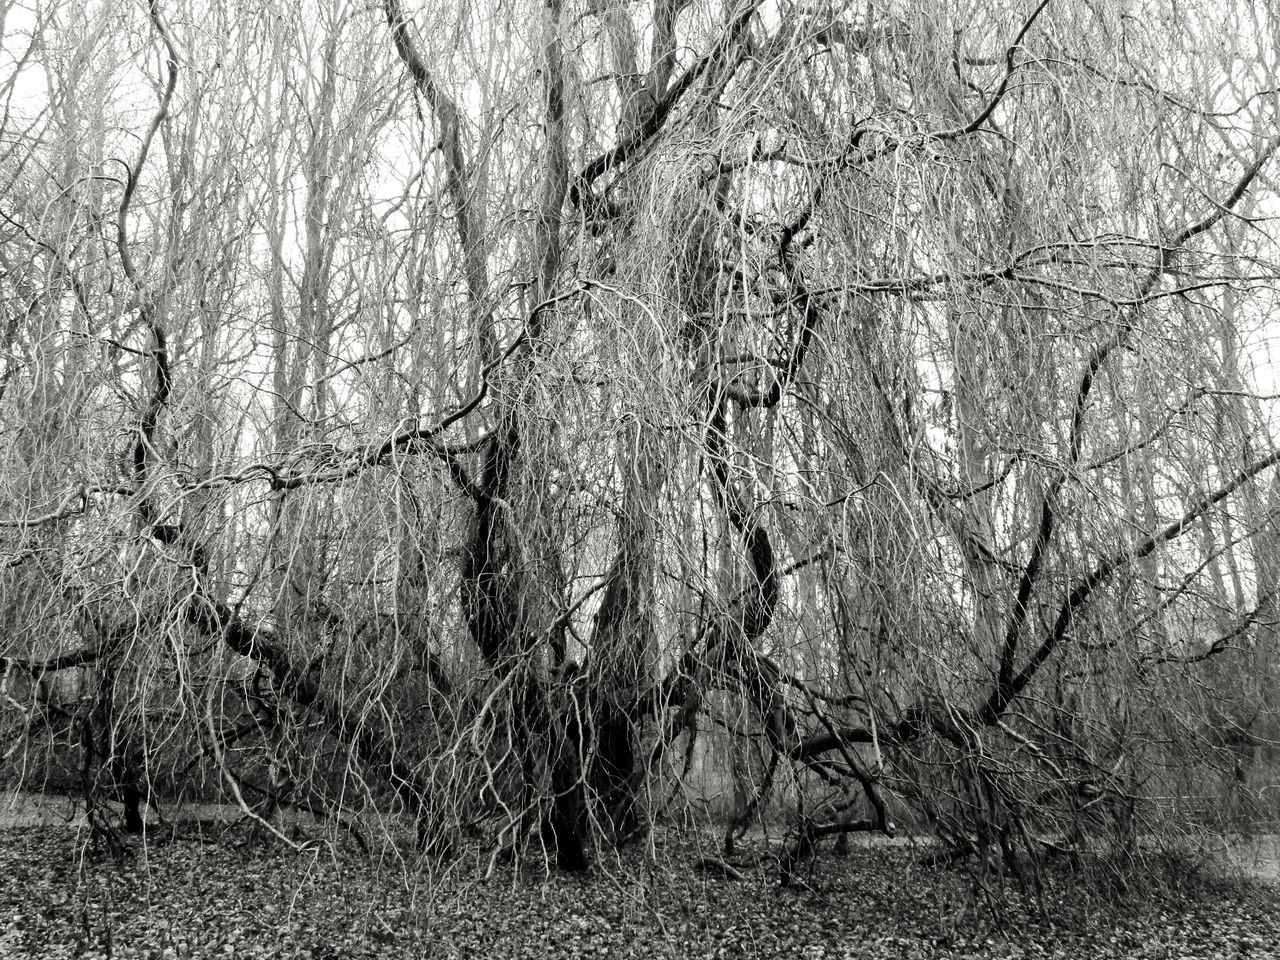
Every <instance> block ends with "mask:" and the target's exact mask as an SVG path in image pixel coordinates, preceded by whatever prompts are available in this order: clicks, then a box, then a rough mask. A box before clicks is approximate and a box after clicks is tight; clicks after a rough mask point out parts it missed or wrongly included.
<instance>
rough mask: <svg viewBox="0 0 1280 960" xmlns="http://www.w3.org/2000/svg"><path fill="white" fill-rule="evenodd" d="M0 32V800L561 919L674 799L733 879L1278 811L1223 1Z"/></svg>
mask: <svg viewBox="0 0 1280 960" xmlns="http://www.w3.org/2000/svg"><path fill="white" fill-rule="evenodd" d="M0 29H2V30H3V37H2V42H0V50H2V53H3V58H2V61H0V84H2V86H0V95H2V97H3V103H4V132H3V138H2V141H0V180H2V182H3V191H2V193H3V200H2V201H0V429H2V433H0V458H2V459H0V502H3V510H2V511H0V513H2V516H0V591H2V602H0V655H2V656H3V658H4V659H3V671H4V698H3V704H2V705H0V731H2V734H0V735H2V737H3V741H2V742H0V746H2V747H3V755H4V767H3V777H4V778H5V782H6V784H7V785H8V786H9V787H20V788H24V789H28V790H29V789H38V788H40V787H41V786H47V787H48V788H49V789H55V788H56V789H62V790H72V791H78V792H80V793H81V794H82V796H83V798H84V801H85V803H86V805H87V807H88V810H89V815H90V819H91V822H92V823H93V824H94V826H95V828H96V829H97V830H98V831H99V832H100V833H101V834H102V835H103V836H105V837H108V838H111V839H112V842H117V843H118V842H121V840H122V836H123V831H124V829H126V828H127V829H128V830H140V829H142V826H143V817H144V815H145V813H146V810H147V807H148V805H152V804H154V805H156V806H158V807H160V808H161V809H163V808H164V807H165V805H166V804H170V803H173V802H175V801H177V800H181V799H184V798H185V799H203V800H210V799H221V800H223V801H224V802H229V803H235V804H238V805H240V806H241V807H242V808H243V809H244V810H245V811H247V812H250V813H251V814H252V815H253V816H254V817H257V818H259V821H260V824H261V825H262V826H267V827H269V826H270V825H271V824H272V822H273V816H274V811H275V809H276V808H277V807H279V806H282V805H283V806H285V807H289V806H293V807H301V808H304V809H307V810H310V811H312V812H313V813H316V814H317V815H320V816H322V817H325V818H327V819H328V822H331V823H334V824H342V825H344V826H346V827H348V828H350V829H352V830H357V831H359V832H360V833H361V835H367V834H368V833H369V832H370V831H371V830H375V829H376V831H378V835H379V836H388V837H390V836H394V835H395V834H396V831H407V835H408V837H409V839H414V838H416V842H417V844H418V845H419V847H420V849H422V850H423V851H424V853H426V854H429V855H430V856H431V857H433V858H440V857H447V856H448V855H449V854H450V852H451V851H453V850H456V849H457V848H458V845H459V843H460V842H464V840H465V842H476V841H474V840H470V839H466V838H468V837H470V838H475V837H477V836H478V837H479V838H480V840H479V841H478V842H481V843H483V844H485V845H487V849H490V850H492V851H493V852H494V854H495V856H496V855H497V854H504V855H515V856H527V855H529V854H530V853H531V852H532V853H536V854H537V855H538V856H542V855H543V853H544V852H547V853H549V854H550V855H552V856H554V857H555V859H556V860H557V861H558V862H559V863H560V865H561V866H563V867H566V868H569V869H581V868H584V867H586V866H588V865H589V863H590V862H591V861H592V859H593V857H594V856H596V855H597V854H598V852H599V851H601V850H602V849H605V848H606V847H607V846H608V845H612V844H621V843H625V842H626V841H628V840H629V839H631V838H634V837H636V836H641V835H644V833H645V832H646V831H647V830H648V829H650V828H651V827H652V826H653V825H655V824H661V823H664V822H670V821H671V819H672V818H673V817H676V816H682V815H685V814H687V813H688V812H689V811H690V810H693V812H695V813H696V812H698V809H700V808H698V800H699V798H705V797H707V796H710V795H712V794H715V793H716V792H717V791H720V792H721V793H723V794H724V795H725V798H726V799H724V800H721V801H717V802H716V803H718V806H717V805H716V803H713V804H712V807H713V809H712V811H711V812H712V814H713V815H714V816H715V818H716V820H717V822H718V823H719V824H720V826H721V828H722V829H723V831H724V844H725V846H726V847H727V848H728V849H729V850H732V847H733V844H734V842H735V839H736V838H738V837H739V836H740V835H741V832H742V831H743V830H745V829H746V828H747V827H748V826H749V825H750V824H751V823H753V822H755V821H757V820H758V819H760V818H762V817H763V818H766V819H767V820H770V821H772V822H775V823H782V824H784V825H785V829H786V830H787V835H788V837H789V840H788V846H787V847H786V848H785V852H784V853H783V855H781V857H780V863H781V868H782V873H783V880H784V881H786V880H787V879H788V878H789V871H790V869H791V868H792V866H793V865H794V861H795V860H796V859H797V858H799V857H802V856H805V855H807V854H808V853H810V852H811V851H812V850H814V849H816V848H817V847H818V846H819V845H820V844H821V843H822V842H823V841H824V839H825V838H831V837H843V836H845V835H847V834H849V833H852V832H859V831H882V832H885V833H891V832H893V830H894V829H895V827H894V821H898V822H899V823H909V824H911V825H912V827H913V828H920V829H928V830H931V831H932V832H934V833H936V835H937V836H939V837H940V838H941V839H942V840H943V841H944V842H945V843H946V844H947V845H948V848H949V849H950V850H951V851H952V852H953V853H954V854H956V855H964V854H966V853H974V854H977V855H980V856H981V857H982V860H983V862H987V861H988V860H991V861H1000V860H1003V861H1010V862H1012V861H1016V860H1018V859H1021V858H1027V857H1030V858H1033V859H1034V858H1035V857H1038V856H1041V855H1044V854H1048V853H1052V852H1053V851H1062V850H1066V849H1071V848H1075V849H1078V848H1080V847H1081V846H1084V845H1086V844H1090V843H1105V844H1107V845H1108V847H1109V848H1112V849H1119V850H1129V851H1134V850H1136V849H1138V844H1137V843H1136V838H1142V837H1150V836H1156V835H1161V834H1164V833H1166V832H1167V831H1170V830H1174V829H1178V828H1181V827H1188V826H1201V827H1208V828H1210V829H1217V828H1224V827H1225V826H1227V825H1229V824H1233V823H1235V824H1241V823H1247V822H1248V821H1249V820H1250V818H1252V817H1255V816H1256V815H1257V814H1258V813H1259V810H1260V809H1261V808H1260V807H1259V805H1258V804H1259V801H1260V800H1262V801H1265V799H1266V791H1267V789H1268V787H1270V789H1271V790H1272V791H1273V792H1274V789H1275V786H1274V784H1275V781H1276V780H1277V779H1278V778H1277V755H1276V752H1275V741H1276V739H1277V738H1278V737H1280V721H1278V719H1277V714H1278V711H1280V694H1278V693H1277V686H1276V681H1277V673H1278V671H1280V647H1278V637H1277V622H1276V617H1277V602H1278V600H1280V598H1278V597H1277V593H1276V591H1277V588H1278V587H1280V528H1278V527H1277V514H1278V512H1280V487H1278V486H1277V481H1276V479H1275V477H1276V472H1275V469H1274V468H1275V465H1276V463H1277V461H1280V447H1277V445H1276V432H1275V431H1276V423H1275V413H1276V408H1275V406H1274V401H1275V393H1276V390H1277V386H1276V384H1277V379H1278V378H1277V368H1276V366H1275V361H1274V359H1272V357H1271V355H1270V353H1269V352H1268V351H1269V335H1270V332H1271V330H1272V329H1277V328H1273V325H1272V324H1273V321H1272V317H1273V314H1274V312H1275V310H1276V308H1277V304H1276V294H1275V281H1276V278H1277V270H1278V263H1277V255H1278V253H1280V251H1278V250H1277V245H1276V235H1275V219H1274V218H1275V216H1276V214H1277V211H1278V210H1280V207H1278V206H1277V190H1276V187H1277V181H1276V179H1275V177H1276V172H1277V169H1278V168H1280V161H1277V160H1276V158H1275V156H1274V155H1275V153H1276V150H1277V145H1278V141H1277V139H1276V137H1277V130H1280V123H1278V120H1280V92H1277V87H1278V86H1280V84H1278V82H1277V74H1276V71H1277V50H1278V49H1280V20H1277V11H1276V10H1274V9H1273V8H1272V7H1271V6H1270V5H1269V4H1262V3H1255V2H1250V0H1235V2H1234V3H1219V2H1216V0H1199V2H1196V0H1192V2H1189V3H1179V4H1176V5H1174V4H1172V3H1168V2H1165V0H1145V2H1144V0H1125V2H1119V3H1091V2H1087V0H1061V2H1057V0H1055V2H1049V0H1045V2H1041V3H1038V4H1036V3H1032V2H1029V0H946V2H939V3H937V4H923V5H922V4H916V3H907V2H903V3H896V2H887V3H863V2H856V3H854V2H840V0H819V2H791V0H770V2H760V0H724V2H714V0H652V2H648V0H645V2H621V0H591V2H588V3H565V2H564V0H546V2H545V3H498V2H494V3H482V4H478V5H477V4H455V5H436V4H420V3H416V2H414V0H382V2H380V3H372V4H371V3H355V2H350V0H278V2H272V3H269V4H258V3H242V2H238V0H150V3H149V4H148V3H123V2H101V3H87V4H86V3H81V2H78V0H76V2H72V0H66V2H59V0H39V2H35V3H33V4H23V3H20V2H17V0H8V2H6V3H5V4H4V7H3V12H2V13H0ZM1272 795H1273V796H1274V793H1273V794H1272ZM120 801H123V803H124V813H125V817H124V822H123V823H119V822H117V818H118V817H119V811H120V807H119V805H118V804H119V802H120ZM281 835H282V836H283V834H281Z"/></svg>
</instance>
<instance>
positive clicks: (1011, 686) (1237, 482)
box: [981, 450, 1280, 723]
mask: <svg viewBox="0 0 1280 960" xmlns="http://www.w3.org/2000/svg"><path fill="white" fill-rule="evenodd" d="M1277 463H1280V450H1278V451H1276V452H1274V453H1272V454H1271V455H1270V456H1268V457H1265V458H1263V459H1262V460H1259V461H1258V462H1256V463H1253V464H1250V465H1249V466H1247V467H1245V468H1244V469H1243V470H1241V471H1240V472H1239V473H1237V474H1236V475H1235V476H1234V477H1233V478H1232V479H1231V481H1230V482H1228V483H1227V484H1225V485H1224V486H1222V487H1219V488H1218V489H1217V490H1215V491H1214V492H1213V493H1210V494H1206V495H1205V496H1203V497H1201V498H1200V499H1199V500H1197V501H1196V502H1195V503H1194V504H1192V505H1191V507H1190V508H1189V509H1188V510H1187V511H1186V513H1184V514H1183V515H1182V516H1181V517H1179V518H1178V519H1177V520H1175V521H1174V522H1173V523H1170V524H1169V525H1168V526H1166V527H1164V528H1163V529H1162V530H1160V531H1158V532H1157V533H1154V534H1152V535H1151V536H1149V537H1147V538H1146V539H1144V540H1141V541H1139V542H1138V543H1136V544H1134V545H1133V546H1131V547H1129V548H1128V549H1126V550H1121V551H1118V552H1116V553H1114V554H1112V555H1111V556H1110V557H1108V558H1107V559H1106V560H1103V561H1102V562H1101V563H1099V564H1098V565H1097V566H1096V567H1094V568H1093V570H1091V571H1090V572H1089V573H1087V574H1085V575H1083V576H1081V577H1079V578H1077V579H1076V580H1075V581H1074V583H1073V584H1072V586H1071V589H1070V590H1069V591H1068V592H1067V595H1066V597H1065V599H1064V600H1063V601H1062V604H1061V606H1060V607H1059V608H1058V615H1057V617H1056V618H1055V619H1054V622H1053V626H1052V628H1050V630H1049V632H1048V634H1047V635H1046V636H1045V638H1044V639H1043V640H1042V641H1041V643H1040V645H1039V646H1038V647H1037V648H1036V650H1035V651H1034V652H1033V653H1032V655H1031V657H1030V658H1029V659H1028V661H1027V663H1026V665H1025V666H1024V667H1023V668H1022V669H1021V670H1020V671H1018V673H1017V675H1016V676H1014V677H1012V678H1011V680H1010V682H1009V683H1008V684H1001V685H999V686H997V688H996V690H995V691H994V692H993V693H992V694H991V696H990V697H989V698H988V699H987V702H986V703H985V704H984V705H983V707H982V711H981V717H982V719H983V721H984V722H986V723H994V722H995V721H996V720H997V719H999V717H1000V715H1001V714H1002V713H1004V711H1005V710H1006V709H1007V708H1008V706H1009V704H1010V703H1012V702H1013V701H1014V700H1015V699H1016V698H1017V697H1018V695H1019V694H1020V693H1022V691H1023V690H1024V689H1026V687H1027V685H1028V684H1029V683H1030V682H1031V681H1032V679H1034V678H1035V675H1036V673H1037V671H1039V669H1040V667H1041V666H1042V665H1043V664H1044V662H1045V661H1046V660H1048V659H1049V657H1050V656H1051V655H1052V654H1053V651H1054V650H1055V649H1056V648H1057V647H1058V645H1059V644H1060V643H1061V642H1062V640H1063V638H1065V637H1066V635H1067V631H1068V630H1070V628H1071V625H1072V623H1073V622H1074V620H1075V616H1076V613H1077V611H1079V610H1080V609H1081V608H1082V607H1083V606H1084V605H1085V604H1086V603H1087V602H1088V601H1089V599H1090V597H1092V595H1093V592H1094V590H1096V589H1097V588H1098V587H1099V586H1101V585H1102V584H1104V583H1106V582H1107V581H1108V580H1110V579H1111V577H1113V576H1114V575H1115V574H1116V573H1117V572H1118V571H1120V570H1122V569H1123V568H1125V567H1127V566H1128V565H1129V564H1131V563H1133V562H1134V561H1135V560H1141V559H1142V558H1143V557H1146V556H1149V555H1150V554H1151V553H1152V552H1153V551H1154V550H1155V549H1156V548H1157V547H1158V546H1160V544H1162V543H1166V542H1168V541H1170V540H1173V539H1175V538H1176V537H1178V536H1180V535H1181V534H1182V533H1183V532H1184V531H1186V529H1187V528H1188V527H1189V526H1190V525H1191V524H1192V523H1193V522H1194V521H1196V520H1198V519H1199V518H1200V517H1202V516H1203V515H1204V514H1205V513H1207V512H1208V511H1209V510H1210V509H1212V508H1213V507H1215V506H1216V505H1217V504H1219V503H1221V502H1222V501H1223V500H1225V499H1227V497H1229V496H1231V495H1232V494H1233V493H1235V492H1236V491H1237V490H1239V489H1240V488H1241V487H1243V486H1244V485H1245V484H1246V483H1248V482H1250V481H1251V480H1253V479H1254V477H1256V476H1258V475H1259V474H1260V473H1263V472H1264V471H1266V470H1269V469H1270V468H1271V467H1273V466H1275V465H1276V464H1277Z"/></svg>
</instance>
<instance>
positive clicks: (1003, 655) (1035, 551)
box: [985, 137, 1280, 716]
mask: <svg viewBox="0 0 1280 960" xmlns="http://www.w3.org/2000/svg"><path fill="white" fill-rule="evenodd" d="M1277 148H1280V137H1276V138H1274V139H1272V140H1271V141H1270V142H1269V143H1268V144H1267V145H1266V147H1265V148H1264V149H1263V150H1262V151H1261V153H1260V154H1259V155H1258V157H1257V159H1256V160H1255V161H1254V162H1253V163H1252V164H1250V166H1249V167H1248V168H1247V169H1246V170H1245V171H1244V173H1243V174H1242V175H1241V176H1240V178H1239V179H1238V180H1237V181H1236V184H1235V186H1234V187H1233V188H1232V190H1231V191H1230V192H1229V193H1228V194H1227V196H1226V197H1225V198H1224V199H1223V200H1222V201H1221V202H1219V203H1216V204H1215V205H1214V208H1213V210H1211V211H1210V212H1209V213H1208V214H1206V215H1205V216H1204V217H1202V218H1200V219H1199V220H1196V221H1194V222H1192V223H1190V224H1187V225H1186V226H1184V227H1182V228H1181V229H1180V230H1178V231H1177V232H1176V233H1174V234H1173V236H1172V237H1170V239H1169V241H1168V242H1167V243H1163V244H1160V245H1159V247H1158V254H1157V259H1156V263H1155V265H1154V266H1153V267H1152V268H1151V270H1150V272H1149V273H1148V274H1147V276H1146V278H1145V279H1144V280H1143V282H1142V284H1141V285H1140V287H1139V291H1138V299H1142V298H1145V297H1146V296H1147V295H1149V294H1150V293H1151V291H1152V290H1153V289H1155V286H1156V284H1158V283H1159V282H1160V280H1161V279H1162V278H1163V277H1164V275H1165V274H1166V273H1167V272H1168V271H1169V269H1170V268H1171V267H1172V266H1173V261H1174V258H1175V256H1176V255H1177V253H1178V252H1179V251H1180V250H1181V249H1182V248H1183V247H1184V246H1185V245H1186V244H1187V242H1188V241H1190V240H1191V239H1193V238H1194V237H1197V236H1199V235H1200V234H1202V233H1204V232H1206V231H1207V230H1210V229H1211V228H1212V227H1213V226H1214V225H1215V224H1216V223H1218V222H1219V221H1220V220H1221V219H1222V218H1223V217H1224V216H1226V215H1227V213H1229V212H1230V211H1231V209H1232V208H1233V207H1235V206H1236V204H1238V203H1239V202H1240V199H1241V198H1242V197H1243V196H1244V195H1245V193H1246V192H1247V191H1248V189H1249V186H1250V184H1252V183H1253V181H1254V180H1255V179H1256V178H1257V176H1258V174H1259V172H1260V171H1261V170H1262V168H1263V167H1264V166H1265V165H1266V163H1267V162H1268V161H1269V160H1270V159H1271V157H1272V156H1273V155H1274V154H1275V152H1276V150H1277ZM1132 331H1133V322H1132V319H1131V318H1126V319H1124V320H1123V321H1122V322H1121V324H1120V326H1119V328H1118V329H1117V330H1116V331H1115V332H1114V333H1113V334H1112V335H1111V336H1110V337H1108V338H1107V339H1106V340H1104V341H1102V342H1101V343H1099V344H1097V345H1096V346H1095V347H1094V348H1093V350H1092V351H1091V352H1090V354H1089V359H1088V361H1087V362H1086V364H1085V366H1084V369H1083V370H1082V371H1081V374H1080V378H1079V382H1078V385H1077V387H1076V391H1075V402H1074V405H1073V407H1074V409H1073V412H1072V418H1071V433H1070V437H1069V439H1068V443H1067V453H1066V457H1065V458H1064V462H1063V465H1062V467H1061V469H1059V470H1058V471H1057V473H1056V474H1055V476H1054V477H1053V478H1052V479H1051V480H1050V481H1049V483H1048V485H1047V486H1046V488H1045V492H1044V495H1043V497H1042V499H1041V506H1040V521H1039V524H1038V525H1037V529H1036V534H1035V539H1034V540H1033V541H1032V546H1031V553H1030V555H1029V557H1028V558H1027V564H1026V567H1025V568H1023V571H1022V575H1021V577H1020V578H1019V581H1018V589H1017V591H1016V593H1015V596H1014V600H1013V606H1012V608H1011V610H1010V612H1009V622H1008V625H1007V626H1006V628H1005V636H1004V642H1003V644H1002V646H1001V651H1000V665H999V670H998V673H997V679H996V689H995V691H994V692H993V693H992V695H991V697H990V698H989V699H988V703H987V707H986V708H985V712H986V713H991V711H993V710H994V714H993V715H994V716H999V714H1000V713H1001V712H1002V711H1003V710H1004V708H1005V706H1007V705H1008V703H1009V702H1010V701H1011V700H1012V699H1013V698H1014V697H1016V696H1017V694H1018V692H1019V691H1021V689H1022V688H1023V687H1024V686H1025V685H1026V683H1027V682H1029V680H1030V678H1031V677H1032V676H1034V675H1035V671H1036V670H1037V669H1038V668H1039V665H1040V663H1043V658H1044V657H1047V656H1048V654H1049V653H1050V652H1052V650H1053V647H1054V646H1056V644H1057V640H1053V639H1052V636H1053V635H1052V634H1051V635H1050V637H1051V640H1047V641H1046V642H1045V643H1043V644H1041V646H1040V648H1039V649H1038V650H1037V651H1036V654H1035V655H1034V656H1033V657H1032V660H1031V662H1029V663H1028V664H1027V666H1026V667H1025V668H1024V669H1023V670H1022V671H1021V672H1020V673H1019V674H1018V677H1017V678H1015V677H1014V668H1015V663H1016V658H1017V651H1018V642H1019V638H1020V636H1021V634H1022V628H1023V625H1024V624H1025V622H1026V619H1027V614H1028V611H1029V609H1030V603H1031V598H1032V595H1033V593H1034V592H1035V589H1036V586H1037V583H1038V582H1039V578H1040V573H1041V571H1042V568H1043V563H1044V558H1045V554H1046V552H1047V551H1048V549H1049V545H1050V542H1051V541H1052V538H1053V534H1054V529H1055V526H1056V524H1057V514H1058V507H1059V498H1060V495H1061V492H1062V488H1063V486H1064V484H1065V483H1066V482H1067V480H1068V479H1069V478H1070V477H1071V476H1072V474H1073V472H1074V471H1075V469H1076V466H1077V464H1078V463H1079V461H1080V454H1081V451H1082V449H1083V447H1084V434H1085V422H1086V412H1087V410H1088V407H1089V398H1090V395H1091V394H1092V392H1093V385H1094V382H1095V380H1096V378H1097V376H1098V373H1099V372H1100V371H1101V370H1102V368H1103V366H1104V365H1105V364H1106V362H1107V360H1108V358H1110V357H1111V355H1112V354H1113V353H1114V352H1115V351H1116V350H1117V349H1119V348H1120V347H1122V346H1123V345H1124V344H1125V343H1127V342H1128V340H1129V337H1130V335H1131V333H1132ZM1175 535H1176V534H1175ZM1091 590H1092V587H1090V588H1089V590H1088V591H1086V592H1085V594H1084V597H1087V596H1088V593H1089V592H1090V591H1091ZM1083 599H1084V598H1083V597H1082V598H1081V602H1083ZM1073 608H1074V607H1073ZM1069 621H1070V618H1069V617H1068V620H1067V622H1068V623H1069ZM1062 629H1063V631H1064V632H1065V629H1066V626H1065V624H1064V625H1063V628H1062ZM1054 631H1055V632H1056V631H1057V627H1056V626H1055V628H1054ZM1037 657H1039V658H1040V659H1038V660H1037Z"/></svg>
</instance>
